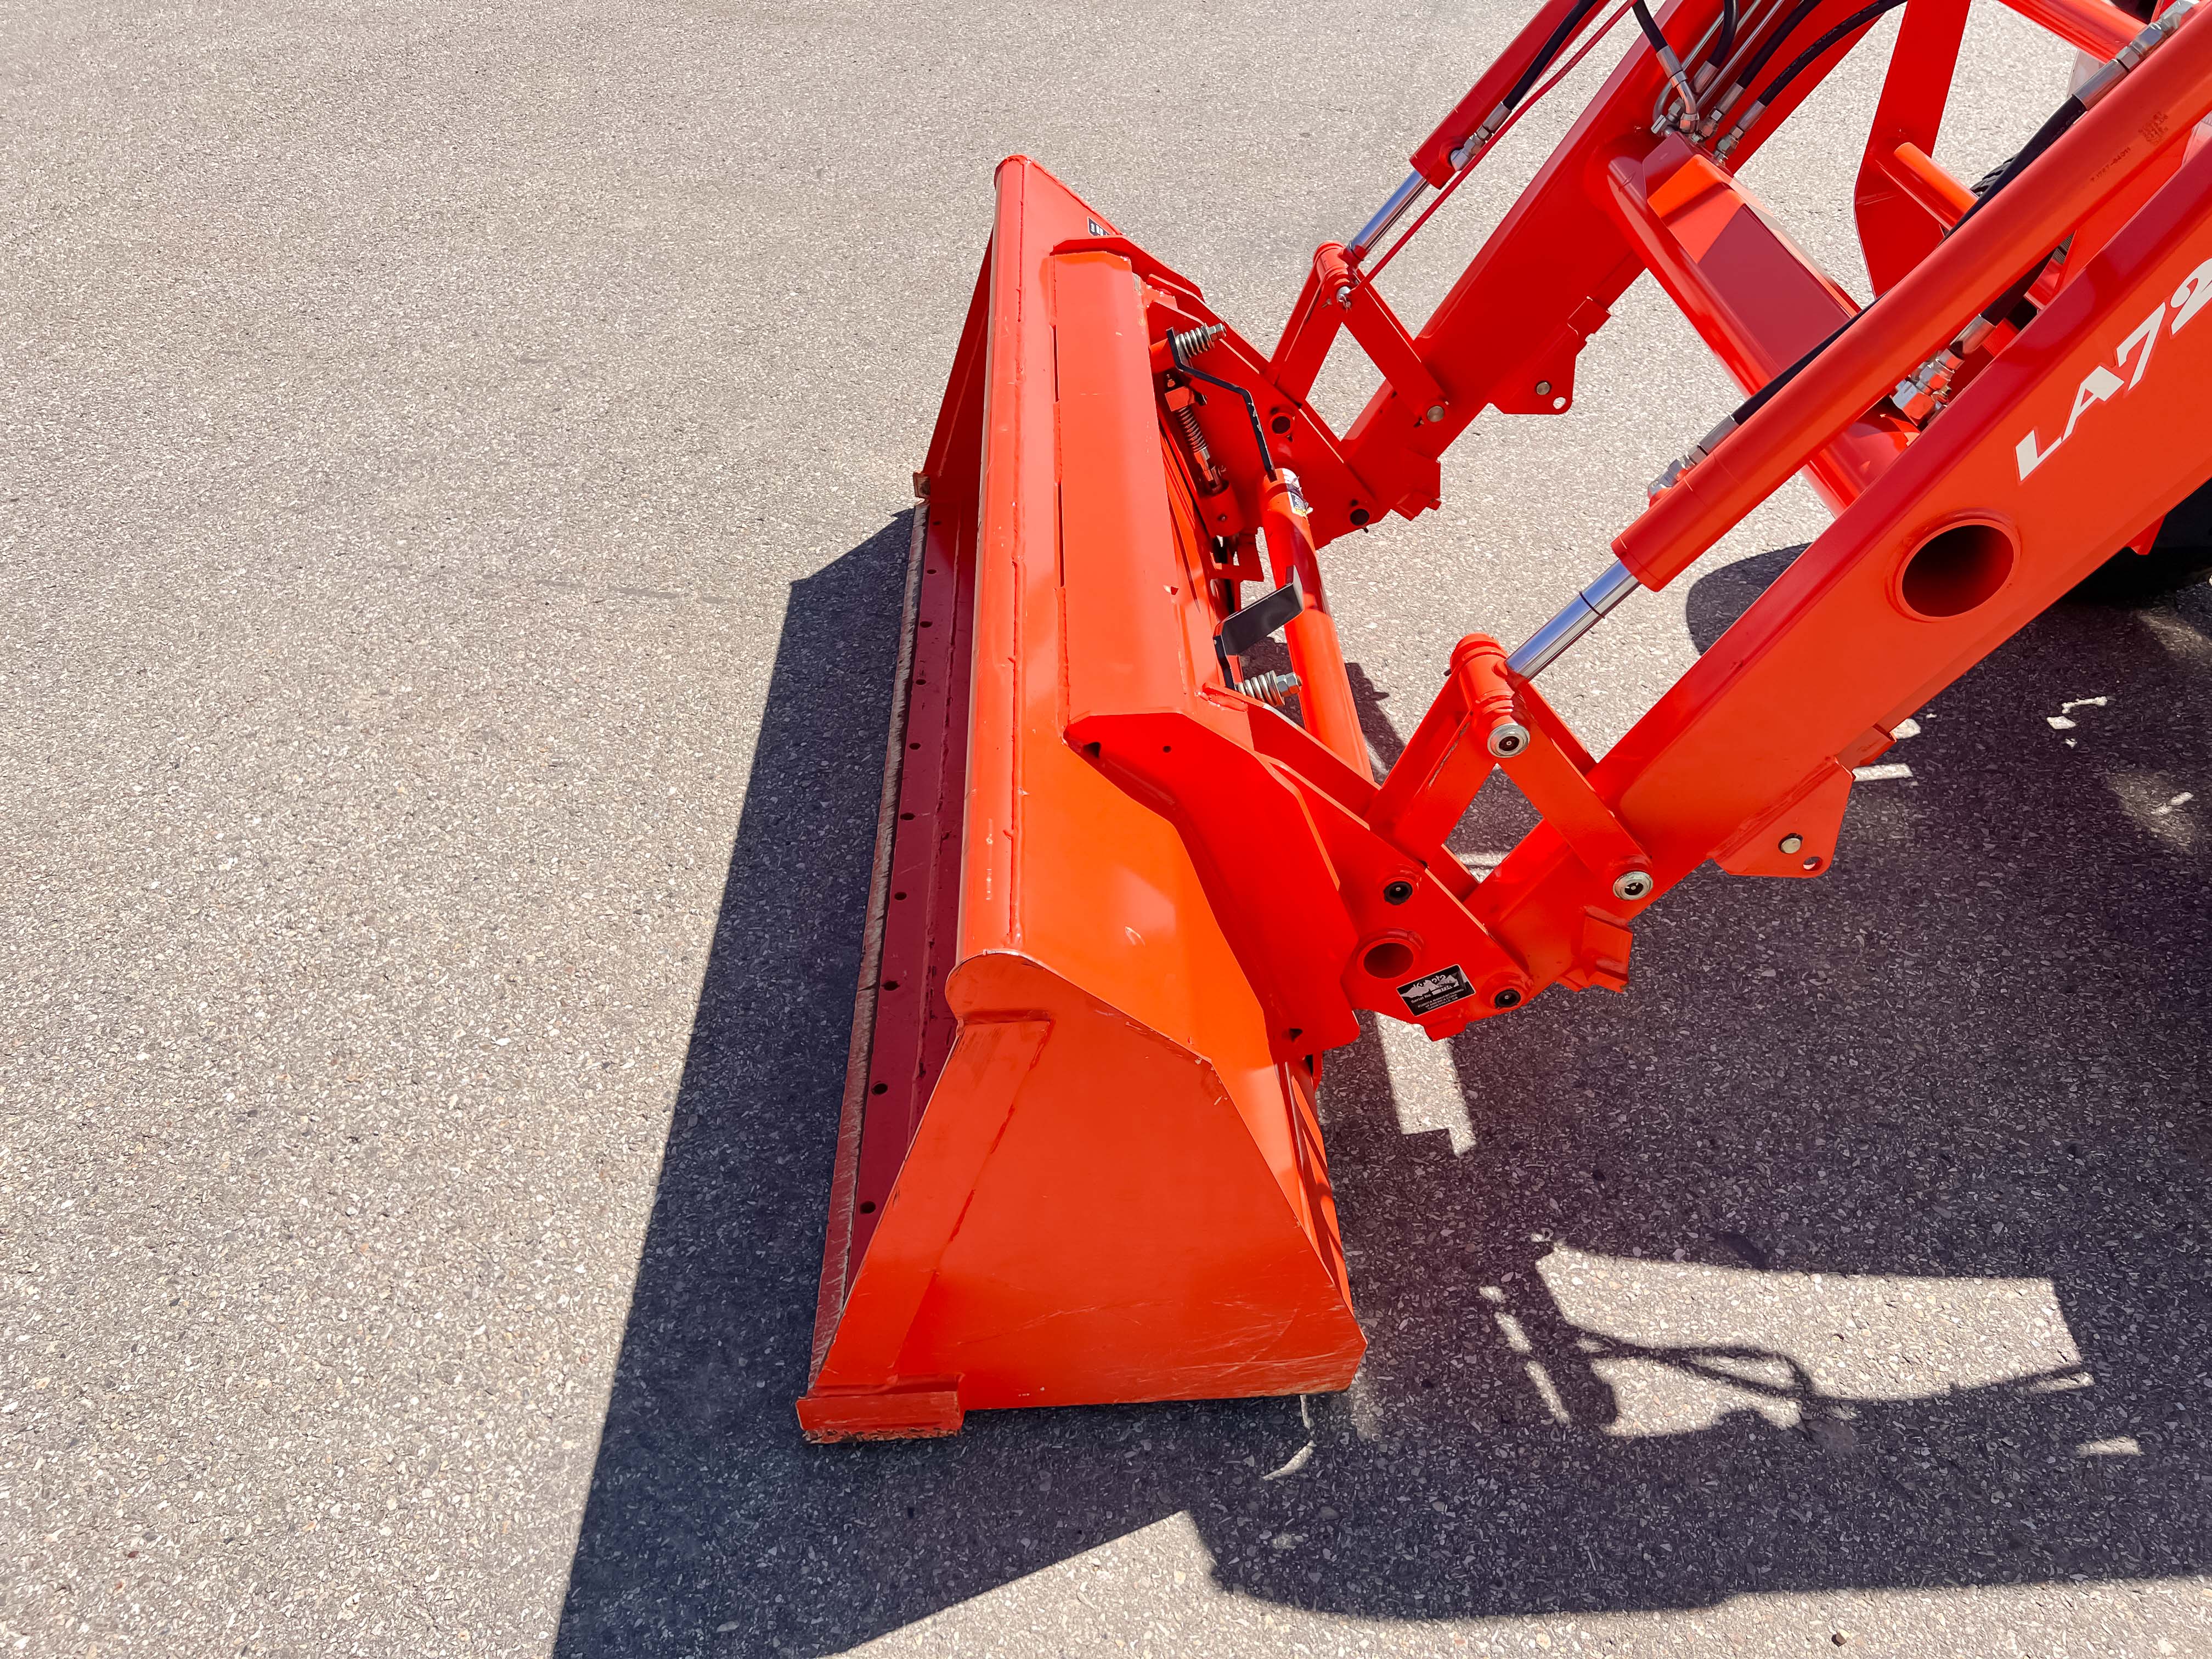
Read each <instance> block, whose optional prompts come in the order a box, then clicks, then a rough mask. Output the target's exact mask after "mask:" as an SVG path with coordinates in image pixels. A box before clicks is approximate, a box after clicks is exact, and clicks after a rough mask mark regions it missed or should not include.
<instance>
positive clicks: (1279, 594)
mask: <svg viewBox="0 0 2212 1659" xmlns="http://www.w3.org/2000/svg"><path fill="white" fill-rule="evenodd" d="M1305 608H1306V601H1305V595H1304V594H1303V593H1301V592H1298V579H1297V577H1296V576H1295V575H1294V576H1292V577H1291V580H1288V581H1287V582H1285V583H1284V584H1283V585H1282V586H1280V587H1279V588H1277V589H1275V591H1274V592H1272V593H1262V594H1261V596H1260V597H1259V598H1258V599H1255V600H1253V601H1252V603H1251V604H1249V605H1246V606H1245V607H1244V608H1243V610H1242V611H1237V613H1236V614H1235V615H1234V616H1231V617H1227V618H1225V620H1224V621H1223V623H1222V624H1221V626H1220V628H1219V629H1218V630H1216V632H1215V634H1214V635H1213V654H1214V655H1215V656H1216V657H1218V658H1219V659H1221V680H1222V684H1225V685H1226V686H1229V687H1230V688H1231V690H1237V691H1241V692H1243V694H1244V695H1245V696H1248V697H1256V698H1258V699H1259V700H1260V701H1261V702H1264V703H1270V704H1272V705H1273V706H1274V707H1275V708H1281V707H1282V706H1283V701H1284V699H1285V697H1287V696H1289V695H1290V694H1291V692H1293V691H1295V690H1297V689H1298V677H1297V675H1296V674H1284V673H1267V674H1255V675H1254V676H1253V677H1252V678H1250V679H1249V680H1245V681H1243V682H1241V683H1240V682H1239V681H1238V680H1237V675H1236V672H1235V671H1234V670H1233V669H1231V667H1230V665H1229V659H1231V657H1241V656H1243V654H1244V653H1246V652H1248V651H1249V650H1251V649H1252V647H1255V646H1256V645H1258V644H1259V643H1260V641H1262V640H1264V639H1266V638H1267V636H1268V635H1270V634H1275V633H1279V632H1280V631H1281V630H1282V629H1285V628H1286V627H1288V626H1289V625H1290V623H1291V620H1292V619H1293V618H1294V617H1297V616H1298V615H1299V614H1300V613H1302V612H1303V611H1304V610H1305Z"/></svg>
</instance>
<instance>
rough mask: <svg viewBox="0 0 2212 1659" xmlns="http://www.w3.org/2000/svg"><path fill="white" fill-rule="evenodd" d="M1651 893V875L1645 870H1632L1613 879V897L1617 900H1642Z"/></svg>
mask: <svg viewBox="0 0 2212 1659" xmlns="http://www.w3.org/2000/svg"><path fill="white" fill-rule="evenodd" d="M1650 891H1651V875H1650V872H1649V871H1645V870H1631V871H1630V872H1628V873H1627V874H1626V875H1625V876H1618V877H1615V878H1614V879H1613V897H1615V898H1617V899H1640V898H1643V897H1644V896H1646V895H1647V894H1649V893H1650Z"/></svg>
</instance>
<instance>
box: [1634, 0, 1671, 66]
mask: <svg viewBox="0 0 2212 1659" xmlns="http://www.w3.org/2000/svg"><path fill="white" fill-rule="evenodd" d="M1636 23H1637V27H1639V28H1641V29H1642V30H1643V31H1644V39H1645V40H1649V41H1650V43H1651V50H1652V51H1654V52H1662V53H1665V54H1668V55H1669V56H1671V55H1672V54H1673V52H1674V47H1672V46H1668V44H1667V35H1666V32H1665V31H1664V30H1662V28H1661V27H1659V21H1658V19H1656V18H1655V17H1654V16H1652V15H1651V13H1650V11H1649V10H1648V9H1646V8H1645V6H1644V0H1636Z"/></svg>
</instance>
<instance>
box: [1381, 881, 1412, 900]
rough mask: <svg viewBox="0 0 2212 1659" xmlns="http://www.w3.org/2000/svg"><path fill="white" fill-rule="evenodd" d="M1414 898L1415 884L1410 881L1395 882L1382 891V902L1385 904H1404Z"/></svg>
mask: <svg viewBox="0 0 2212 1659" xmlns="http://www.w3.org/2000/svg"><path fill="white" fill-rule="evenodd" d="M1411 897H1413V883H1412V882H1410V881H1394V882H1392V883H1391V884H1389V886H1387V887H1385V888H1384V889H1383V903H1385V904H1403V903H1404V902H1406V901H1407V899H1409V898H1411Z"/></svg>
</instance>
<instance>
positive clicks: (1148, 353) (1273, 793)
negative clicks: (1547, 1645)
mask: <svg viewBox="0 0 2212 1659" xmlns="http://www.w3.org/2000/svg"><path fill="white" fill-rule="evenodd" d="M1168 280H1169V279H1168V278H1167V277H1166V276H1162V275H1158V273H1157V268H1156V267H1154V266H1152V263H1151V262H1150V261H1149V260H1147V259H1146V256H1144V255H1143V254H1142V253H1141V252H1139V251H1138V250H1136V249H1134V248H1133V247H1131V246H1129V245H1127V243H1124V242H1121V240H1119V238H1118V236H1117V234H1116V233H1115V232H1114V231H1113V230H1112V229H1111V228H1110V227H1109V226H1108V225H1107V224H1106V223H1105V222H1103V220H1101V219H1100V218H1099V217H1098V216H1097V215H1096V214H1095V213H1093V212H1092V211H1091V210H1090V209H1088V208H1087V207H1086V206H1085V204H1083V203H1082V202H1081V201H1079V199H1077V197H1075V196H1074V195H1073V194H1072V193H1071V192H1070V191H1068V190H1067V189H1066V187H1065V186H1063V185H1061V184H1060V182H1059V181H1058V180H1057V179H1054V178H1053V177H1052V176H1051V175H1050V174H1049V173H1046V172H1045V171H1044V170H1043V169H1042V167H1037V166H1036V164H1034V163H1032V162H1030V161H1026V160H1024V159H1021V158H1018V157H1017V158H1015V159H1012V160H1010V161H1006V162H1005V163H1004V164H1002V165H1001V167H1000V170H999V173H998V210H997V218H996V223H995V228H994V232H993V234H992V239H991V245H990V248H989V252H988V253H987V257H986V258H985V261H984V266H983V271H982V274H981V278H980V279H979V281H978V283H977V285H976V289H975V299H974V301H973V303H972V305H971V307H970V309H969V315H968V319H967V324H966V326H965V328H964V330H963V335H962V338H961V343H960V346H959V349H958V353H957V357H956V360H955V362H954V365H953V370H952V378H951V386H950V388H949V389H948V391H947V392H946V395H945V403H944V406H943V409H942V411H941V413H940V415H939V419H938V424H937V429H936V433H935V436H934V438H933V441H932V443H931V446H930V452H929V457H928V461H927V467H926V469H925V471H923V472H922V473H921V474H920V475H917V478H916V487H917V492H918V493H919V494H920V495H921V497H922V501H921V506H920V507H919V508H918V510H917V512H916V515H915V538H914V543H913V549H912V553H911V557H910V563H909V568H908V574H907V603H906V623H905V629H904V634H903V636H902V645H901V651H900V659H899V666H898V671H897V678H896V693H895V698H894V712H893V718H892V727H891V740H890V757H889V761H888V764H887V766H886V776H885V787H884V804H883V810H882V817H881V821H880V824H879V827H878V841H877V852H876V866H875V872H874V877H873V882H872V891H871V896H870V905H869V913H868V925H867V932H866V938H865V941H864V946H863V951H862V965H861V978H860V994H859V998H858V1000H857V1004H856V1007H855V1012H854V1030H853V1042H852V1051H851V1059H850V1063H849V1068H848V1075H847V1079H846V1089H845V1099H844V1109H843V1115H842V1122H841V1125H840V1127H839V1133H838V1142H837V1158H836V1176H835V1180H834V1182H833V1185H832V1188H831V1194H830V1205H829V1235H828V1243H827V1248H826V1249H825V1251H824V1255H823V1270H822V1281H821V1295H820V1302H819V1305H818V1310H817V1318H816V1324H815V1334H814V1345H813V1356H812V1366H811V1375H810V1379H809V1386H808V1389H807V1392H806V1394H805V1397H804V1398H802V1399H801V1400H800V1401H799V1422H800V1425H801V1426H802V1427H803V1428H804V1430H805V1433H806V1434H807V1436H808V1437H810V1438H812V1439H816V1440H824V1441H829V1440H842V1439H849V1438H873V1437H902V1436H918V1435H935V1434H947V1433H951V1431H954V1430H956V1429H957V1428H958V1427H959V1425H960V1423H961V1420H962V1416H963V1413H964V1412H966V1411H968V1410H969V1409H971V1408H977V1407H1006V1406H1042V1405H1071V1404H1095V1403H1102V1402H1107V1401H1148V1400H1173V1399H1194V1398H1212V1397H1222V1396H1229V1395H1279V1394H1291V1393H1301V1392H1305V1391H1308V1390H1319V1389H1341V1388H1344V1387H1346V1385H1347V1384H1348V1383H1350V1381H1351V1379H1352V1373H1353V1371H1354V1370H1355V1369H1356V1368H1357V1366H1358V1363H1359V1358H1360V1355H1361V1352H1362V1351H1363V1349H1364V1346H1365V1344H1364V1338H1363V1336H1362V1335H1361V1333H1360V1329H1359V1326H1358V1322H1357V1321H1356V1320H1355V1319H1354V1318H1353V1316H1352V1305H1351V1299H1350V1295H1349V1292H1348V1291H1347V1288H1346V1274H1345V1263H1344V1256H1343V1252H1342V1249H1341V1248H1340V1243H1339V1241H1338V1236H1337V1227H1336V1218H1335V1210H1334V1202H1333V1200H1332V1199H1331V1196H1330V1193H1329V1186H1328V1174H1327V1170H1326V1166H1325V1164H1324V1161H1323V1158H1322V1140H1321V1133H1320V1129H1319V1127H1318V1124H1317V1122H1316V1117H1315V1109H1314V1091H1315V1085H1316V1064H1317V1062H1316V1060H1315V1058H1314V1056H1315V1055H1316V1054H1317V1052H1318V1051H1319V1050H1320V1049H1321V1048H1326V1047H1328V1046H1332V1045H1334V1044H1339V1043H1342V1042H1348V1041H1350V1040H1352V1037H1353V1036H1356V1035H1357V1024H1356V1018H1355V1016H1354V1014H1353V1012H1352V1005H1351V1004H1350V1003H1349V1002H1348V1001H1347V1000H1346V997H1345V995H1344V993H1343V992H1342V990H1341V989H1340V987H1338V986H1337V985H1336V983H1335V980H1336V977H1337V976H1338V975H1339V974H1340V969H1341V963H1342V961H1343V959H1344V957H1345V954H1346V951H1349V950H1350V949H1351V948H1352V936H1351V933H1350V931H1349V927H1348V924H1346V923H1344V922H1343V921H1342V920H1341V918H1339V919H1338V920H1337V921H1335V922H1334V924H1330V923H1328V922H1326V921H1322V922H1316V919H1314V918H1311V917H1299V916H1287V915H1271V914H1270V909H1269V906H1268V903H1267V887H1266V877H1265V873H1264V871H1254V870H1246V869H1244V868H1243V867H1242V866H1241V864H1240V861H1239V860H1237V858H1236V856H1235V855H1234V850H1233V849H1229V850H1224V849H1223V848H1218V847H1216V846H1213V845H1212V843H1210V842H1208V841H1207V839H1206V836H1205V835H1204V834H1203V833H1201V832H1200V830H1199V829H1197V828H1196V827H1195V826H1194V824H1193V823H1190V822H1189V821H1188V815H1184V814H1180V813H1179V812H1178V810H1177V808H1176V804H1175V802H1176V793H1175V791H1174V789H1173V788H1171V787H1161V785H1160V784H1159V782H1158V780H1159V779H1160V778H1161V777H1162V776H1163V775H1170V776H1171V775H1174V769H1178V768H1188V769H1192V775H1202V776H1204V777H1205V778H1206V779H1209V780H1218V781H1223V782H1224V784H1225V786H1228V787H1240V788H1244V787H1245V786H1247V785H1249V788H1246V789H1245V796H1244V797H1243V798H1249V800H1250V801H1251V803H1252V805H1251V815H1250V817H1249V821H1246V822H1243V823H1241V824H1240V825H1239V832H1240V833H1242V834H1245V835H1249V836H1250V837H1251V838H1253V840H1254V841H1255V843H1266V844H1267V845H1269V846H1270V848H1271V849H1272V848H1275V847H1277V846H1280V847H1283V848H1300V849H1308V850H1306V851H1305V852H1304V853H1303V854H1297V855H1302V856H1308V857H1318V856H1319V854H1317V853H1315V852H1313V851H1311V850H1310V849H1311V848H1313V846H1314V835H1313V831H1312V829H1311V827H1310V824H1308V823H1306V822H1304V819H1303V817H1300V816H1298V815H1302V814H1304V812H1305V811H1307V810H1308V809H1307V808H1306V807H1304V806H1302V805H1301V804H1300V802H1301V796H1300V794H1299V793H1298V791H1297V790H1296V789H1293V788H1291V787H1285V786H1284V785H1283V784H1282V783H1281V782H1280V781H1279V780H1277V779H1276V778H1275V777H1273V775H1271V774H1270V773H1269V771H1268V767H1269V762H1268V759H1267V755H1266V753H1265V752H1264V751H1265V749H1266V746H1267V743H1268V741H1269V738H1268V735H1267V733H1268V730H1269V728H1268V726H1267V722H1270V721H1272V722H1274V723H1275V725H1276V726H1285V725H1286V723H1285V722H1283V721H1282V720H1281V719H1280V717H1279V715H1277V714H1274V713H1273V711H1271V710H1267V709H1262V708H1259V707H1258V705H1256V704H1255V703H1252V702H1249V701H1248V700H1247V699H1245V698H1243V697H1240V696H1234V695H1230V694H1228V693H1225V691H1224V690H1223V689H1222V688H1221V687H1220V686H1219V685H1218V684H1215V685H1212V686H1211V687H1209V686H1207V685H1206V684H1205V671H1206V669H1207V668H1208V667H1209V666H1210V665H1211V663H1212V659H1213V653H1214V651H1215V646H1214V642H1213V640H1214V629H1215V617H1214V616H1213V614H1212V612H1211V611H1209V610H1208V606H1209V605H1212V604H1213V603H1214V600H1215V597H1216V596H1217V595H1218V593H1219V592H1220V591H1221V589H1222V582H1221V571H1220V570H1219V568H1218V567H1217V566H1216V565H1214V564H1213V563H1212V561H1213V560H1215V559H1218V557H1219V556H1220V554H1219V547H1220V544H1219V543H1218V542H1216V541H1215V540H1214V539H1213V538H1212V537H1211V536H1210V535H1209V533H1208V531H1209V526H1207V524H1206V522H1205V520H1204V517H1203V514H1204V512H1205V511H1206V509H1205V508H1204V507H1202V506H1201V504H1200V495H1199V493H1198V491H1197V490H1196V489H1194V487H1193V483H1192V480H1191V478H1190V477H1189V474H1188V468H1187V466H1186V465H1184V464H1183V463H1182V461H1181V460H1180V459H1177V456H1176V452H1174V451H1173V450H1172V449H1171V447H1170V446H1169V445H1168V444H1167V443H1166V441H1165V440H1164V430H1163V426H1162V422H1161V416H1160V413H1159V411H1158V408H1157V407H1156V404H1155V393H1154V380H1153V371H1154V364H1155V359H1154V357H1153V356H1152V352H1153V350H1154V345H1155V343H1154V342H1153V341H1152V340H1151V339H1149V338H1148V337H1147V329H1146V316H1145V313H1144V309H1143V307H1144V301H1143V298H1142V295H1141V291H1142V289H1143V285H1144V283H1146V282H1147V281H1156V282H1166V281H1168ZM1178 302H1179V303H1182V304H1185V305H1188V306H1195V305H1196V296H1195V292H1194V290H1188V289H1184V290H1181V291H1179V295H1178ZM1217 413H1218V411H1217ZM1239 418H1242V417H1241V416H1239ZM1248 574H1250V575H1251V576H1254V577H1256V575H1257V574H1258V573H1257V571H1256V569H1254V570H1252V571H1250V572H1249V573H1248ZM1228 591H1229V592H1230V593H1231V595H1232V596H1233V594H1234V592H1235V589H1234V587H1233V586H1231V587H1230V588H1229V590H1228ZM1320 620H1322V621H1325V620H1326V619H1325V618H1321V619H1320ZM1332 638H1333V636H1332ZM1338 679H1339V680H1340V679H1341V671H1340V670H1339V673H1338ZM1348 706H1349V705H1348V700H1347V701H1346V707H1347V708H1348ZM1155 751H1157V752H1155ZM1309 764H1310V763H1309ZM1332 764H1334V763H1332ZM1342 764H1344V765H1345V766H1346V767H1347V768H1349V767H1351V766H1353V765H1359V766H1360V767H1361V770H1362V775H1363V776H1362V779H1361V781H1360V785H1359V787H1371V786H1368V785H1366V784H1365V783H1364V762H1362V761H1360V760H1358V758H1357V757H1354V758H1353V759H1350V760H1346V761H1345V762H1343V763H1342ZM1344 787H1352V785H1351V784H1349V783H1346V784H1345V785H1344ZM1279 815H1291V816H1289V817H1284V816H1279ZM1179 820H1181V821H1179ZM1274 826H1279V830H1278V829H1276V828H1275V827H1274ZM1293 832H1294V833H1293ZM1316 934H1318V935H1319V937H1318V938H1315V937H1313V936H1314V935H1316ZM1339 934H1341V935H1342V936H1341V937H1338V935H1339Z"/></svg>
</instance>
